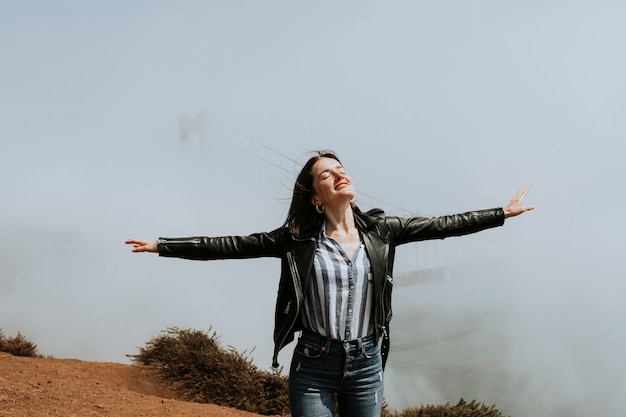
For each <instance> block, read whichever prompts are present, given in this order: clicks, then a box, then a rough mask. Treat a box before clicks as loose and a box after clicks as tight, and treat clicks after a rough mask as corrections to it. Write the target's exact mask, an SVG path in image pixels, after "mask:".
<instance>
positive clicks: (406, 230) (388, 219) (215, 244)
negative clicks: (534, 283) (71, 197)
mask: <svg viewBox="0 0 626 417" xmlns="http://www.w3.org/2000/svg"><path fill="white" fill-rule="evenodd" d="M354 218H355V222H356V226H357V227H358V229H359V231H360V232H361V236H362V238H363V243H364V244H365V249H366V251H367V254H368V256H369V258H370V263H371V265H372V276H373V279H374V295H373V297H374V298H373V300H372V301H373V314H374V324H375V332H376V334H375V336H376V338H377V339H378V340H380V338H381V337H382V346H381V352H382V355H383V364H384V363H385V362H386V360H387V356H388V352H389V322H390V320H391V317H392V310H391V291H392V289H393V262H394V257H395V248H396V246H398V245H402V244H404V243H409V242H415V241H420V240H429V239H443V238H446V237H450V236H461V235H466V234H470V233H474V232H478V231H480V230H484V229H488V228H491V227H496V226H501V225H502V224H503V223H504V211H503V210H502V209H501V208H494V209H489V210H479V211H470V212H467V213H462V214H455V215H450V216H442V217H435V218H425V217H413V218H402V217H394V216H386V215H385V213H384V212H383V211H382V210H379V209H374V210H371V211H369V212H367V213H363V212H360V211H358V210H355V211H354ZM315 249H316V237H315V236H310V237H308V238H304V239H296V238H294V237H293V236H292V235H291V234H290V233H289V231H288V230H287V228H286V227H284V226H283V227H280V228H278V229H276V230H274V231H272V232H265V233H255V234H252V235H248V236H223V237H186V238H159V240H158V250H159V255H160V256H167V257H177V258H185V259H195V260H212V259H243V258H259V257H275V258H280V259H281V275H280V282H279V287H278V299H277V301H276V312H275V327H274V357H273V360H272V366H273V367H278V361H277V359H278V352H279V351H280V350H281V349H282V348H283V347H285V346H286V345H287V344H288V343H290V342H291V341H292V340H293V339H294V332H296V331H298V330H301V329H302V323H301V320H300V310H301V309H302V306H303V300H304V294H307V293H308V286H309V284H310V277H311V271H312V269H313V258H314V256H315Z"/></svg>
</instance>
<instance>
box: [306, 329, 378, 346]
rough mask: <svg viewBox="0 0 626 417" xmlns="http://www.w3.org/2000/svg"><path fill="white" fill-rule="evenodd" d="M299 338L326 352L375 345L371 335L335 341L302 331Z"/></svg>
mask: <svg viewBox="0 0 626 417" xmlns="http://www.w3.org/2000/svg"><path fill="white" fill-rule="evenodd" d="M300 338H301V339H302V340H304V341H307V342H310V343H314V344H316V345H318V346H323V347H325V348H326V350H327V351H335V350H341V351H345V350H347V349H351V348H352V349H362V348H363V345H368V344H376V339H375V337H374V335H373V334H371V335H369V336H365V337H359V338H358V339H352V340H335V339H331V338H330V337H326V336H321V335H319V334H317V333H313V332H311V331H309V330H303V331H302V334H301V335H300Z"/></svg>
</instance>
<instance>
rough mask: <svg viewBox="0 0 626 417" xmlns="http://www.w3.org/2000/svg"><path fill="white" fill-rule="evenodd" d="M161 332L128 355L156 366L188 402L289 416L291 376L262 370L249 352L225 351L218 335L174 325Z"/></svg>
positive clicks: (164, 378)
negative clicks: (179, 327)
mask: <svg viewBox="0 0 626 417" xmlns="http://www.w3.org/2000/svg"><path fill="white" fill-rule="evenodd" d="M210 331H211V330H210V329H209V332H210ZM162 333H163V334H162V335H160V336H158V337H155V338H153V339H152V340H151V341H149V342H148V343H147V344H146V346H145V347H143V348H140V349H139V354H137V355H128V356H129V357H130V358H131V360H132V361H133V362H134V363H137V364H142V365H150V366H155V367H157V369H158V370H159V372H160V374H161V376H162V378H163V381H164V382H165V383H167V384H168V385H170V386H171V387H173V388H175V389H176V390H177V391H178V392H180V393H181V394H182V395H183V396H184V397H185V398H186V399H187V400H189V401H194V402H199V403H212V404H217V405H222V406H227V407H233V408H238V409H240V410H245V411H249V412H252V413H257V414H263V415H276V414H283V413H287V412H288V410H289V400H288V394H287V378H286V377H285V376H281V375H274V374H272V373H269V372H264V371H260V370H259V369H258V368H257V367H256V366H255V365H254V364H253V363H252V360H251V359H250V358H249V357H248V355H247V354H246V352H243V353H239V352H237V351H236V350H235V349H234V348H232V347H229V348H227V349H224V348H222V347H221V345H220V343H219V337H218V336H217V335H216V333H215V332H213V333H212V334H211V335H209V334H208V333H206V332H203V331H199V330H193V329H187V330H183V329H178V328H176V327H170V328H168V329H167V330H165V331H163V332H162Z"/></svg>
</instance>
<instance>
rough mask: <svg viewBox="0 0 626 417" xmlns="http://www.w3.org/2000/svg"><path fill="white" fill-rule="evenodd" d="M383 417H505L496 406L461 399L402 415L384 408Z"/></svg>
mask: <svg viewBox="0 0 626 417" xmlns="http://www.w3.org/2000/svg"><path fill="white" fill-rule="evenodd" d="M381 415H382V417H504V416H503V415H502V413H501V412H500V411H498V410H497V409H496V406H495V405H492V406H486V405H485V404H484V403H479V402H477V401H476V400H472V401H471V402H469V403H468V402H466V401H465V400H464V399H462V398H461V399H460V400H459V402H458V403H457V404H456V405H450V404H445V405H423V406H421V407H419V408H407V409H405V410H403V411H402V412H401V413H400V414H398V413H394V414H390V413H389V411H388V410H387V409H386V407H384V409H383V413H382V414H381Z"/></svg>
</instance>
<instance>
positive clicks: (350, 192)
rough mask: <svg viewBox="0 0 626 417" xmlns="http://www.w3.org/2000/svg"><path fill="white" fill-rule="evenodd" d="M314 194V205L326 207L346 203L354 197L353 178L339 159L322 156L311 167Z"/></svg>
mask: <svg viewBox="0 0 626 417" xmlns="http://www.w3.org/2000/svg"><path fill="white" fill-rule="evenodd" d="M311 174H312V177H313V190H314V194H313V197H312V198H311V203H312V204H313V205H321V206H324V207H326V208H330V207H333V206H338V205H341V204H345V203H346V202H350V201H352V199H353V198H354V193H355V191H354V186H353V185H352V179H351V178H350V176H349V175H348V173H347V172H346V170H345V169H344V167H343V165H341V163H340V162H339V161H337V160H336V159H333V158H320V159H319V160H318V161H317V162H316V163H315V164H314V165H313V168H311Z"/></svg>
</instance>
